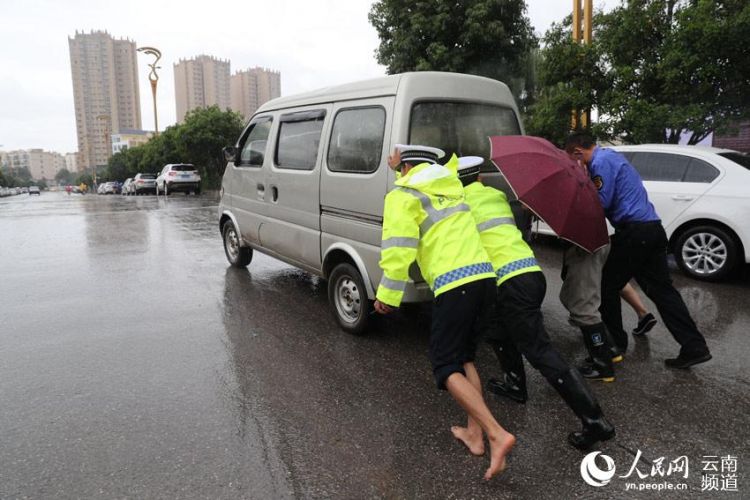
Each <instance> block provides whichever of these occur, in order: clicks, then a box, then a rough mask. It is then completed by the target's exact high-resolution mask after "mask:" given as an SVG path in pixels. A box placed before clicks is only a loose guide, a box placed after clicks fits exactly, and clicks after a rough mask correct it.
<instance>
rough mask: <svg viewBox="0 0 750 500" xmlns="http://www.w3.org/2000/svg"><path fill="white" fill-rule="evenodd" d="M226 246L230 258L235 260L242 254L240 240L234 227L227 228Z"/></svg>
mask: <svg viewBox="0 0 750 500" xmlns="http://www.w3.org/2000/svg"><path fill="white" fill-rule="evenodd" d="M226 246H227V253H228V254H229V258H230V259H231V260H232V262H235V261H236V260H237V257H238V256H239V254H240V241H239V238H237V233H236V232H235V230H234V228H232V229H228V230H227V237H226Z"/></svg>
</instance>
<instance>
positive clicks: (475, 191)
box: [464, 182, 542, 286]
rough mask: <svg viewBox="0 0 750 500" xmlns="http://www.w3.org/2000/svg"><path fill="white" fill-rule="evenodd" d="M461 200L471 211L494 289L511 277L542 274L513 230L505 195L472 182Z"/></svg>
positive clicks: (529, 250)
mask: <svg viewBox="0 0 750 500" xmlns="http://www.w3.org/2000/svg"><path fill="white" fill-rule="evenodd" d="M464 196H465V200H466V203H467V204H468V205H469V206H470V207H471V214H472V215H473V216H474V220H475V221H476V224H477V229H478V230H479V235H480V237H481V239H482V244H483V245H484V249H485V250H486V251H487V254H488V255H489V256H490V259H491V260H492V267H493V268H494V269H495V273H496V274H497V284H498V286H499V285H500V284H501V283H503V282H504V281H506V280H508V279H510V278H512V277H513V276H517V275H519V274H523V273H528V272H531V271H541V270H542V269H541V268H540V267H539V264H538V263H537V261H536V258H534V252H533V251H532V250H531V248H530V247H529V245H528V244H527V243H526V242H525V241H524V240H523V235H522V234H521V231H519V229H518V227H516V222H515V220H514V219H513V211H512V210H511V208H510V204H509V203H508V199H507V198H506V196H505V193H503V192H502V191H498V190H497V189H495V188H492V187H490V186H485V185H483V184H482V183H481V182H473V183H471V184H469V185H468V186H466V187H464Z"/></svg>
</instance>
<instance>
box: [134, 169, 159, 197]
mask: <svg viewBox="0 0 750 500" xmlns="http://www.w3.org/2000/svg"><path fill="white" fill-rule="evenodd" d="M131 186H132V188H131V189H132V190H133V194H135V195H139V194H144V193H154V194H156V174H135V177H133V183H132V184H131Z"/></svg>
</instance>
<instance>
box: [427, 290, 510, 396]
mask: <svg viewBox="0 0 750 500" xmlns="http://www.w3.org/2000/svg"><path fill="white" fill-rule="evenodd" d="M495 288H496V287H495V280H494V279H492V278H486V279H481V280H478V281H472V282H471V283H466V284H464V285H461V286H459V287H457V288H454V289H452V290H448V291H447V292H443V293H441V294H440V295H438V296H437V297H435V300H434V301H433V302H432V325H431V328H430V363H431V364H432V372H433V374H434V376H435V382H436V383H437V386H438V389H443V390H444V389H445V388H446V387H445V381H446V380H448V377H450V376H451V375H452V374H453V373H461V374H462V375H466V372H465V371H464V363H469V362H472V361H474V356H475V355H476V351H477V346H478V344H479V340H480V333H481V331H482V325H483V324H484V322H485V321H486V314H487V311H488V310H491V307H492V301H493V300H494V298H495Z"/></svg>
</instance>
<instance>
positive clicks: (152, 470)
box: [0, 193, 750, 499]
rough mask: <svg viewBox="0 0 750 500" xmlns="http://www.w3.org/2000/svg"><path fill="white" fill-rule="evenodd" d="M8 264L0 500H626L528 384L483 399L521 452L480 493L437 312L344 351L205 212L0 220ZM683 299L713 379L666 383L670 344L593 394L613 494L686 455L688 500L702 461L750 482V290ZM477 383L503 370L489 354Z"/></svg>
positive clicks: (298, 280) (1, 355)
mask: <svg viewBox="0 0 750 500" xmlns="http://www.w3.org/2000/svg"><path fill="white" fill-rule="evenodd" d="M535 247H536V251H537V254H538V257H539V259H540V261H541V262H542V265H543V267H544V270H545V275H546V276H547V280H548V287H549V288H548V293H547V299H546V301H545V305H544V312H545V318H546V324H547V326H548V329H549V331H550V335H551V336H552V338H553V341H554V343H555V344H556V345H557V346H558V347H559V348H560V349H561V351H562V352H563V353H564V355H565V356H566V357H567V358H568V359H569V360H575V359H577V358H580V357H581V356H582V354H581V349H582V348H581V341H580V338H579V336H580V334H578V333H577V332H576V331H575V330H574V329H573V328H572V327H570V326H568V325H567V322H566V315H565V313H564V310H563V309H562V307H561V306H560V305H559V302H558V301H557V299H556V296H557V293H558V291H559V286H560V282H559V278H558V276H559V261H560V251H559V249H558V248H557V246H556V245H555V244H554V243H551V242H549V241H546V242H540V243H538V244H536V245H535ZM0 256H2V262H3V263H4V266H3V267H2V271H0V304H2V308H1V311H2V313H1V315H0V394H1V395H2V402H3V405H2V410H0V429H1V430H2V447H0V498H14V497H35V498H37V497H189V498H192V497H201V498H208V497H210V498H217V497H221V498H263V499H266V498H292V497H296V498H299V497H303V498H331V497H335V498H370V497H389V498H451V497H455V498H521V497H526V498H529V497H534V498H550V497H552V496H556V497H562V498H571V497H578V496H596V495H598V494H600V493H601V496H606V497H609V498H634V495H633V494H632V492H625V490H624V482H625V480H624V479H618V480H615V481H613V484H611V485H609V486H608V489H607V490H606V492H603V491H598V490H594V489H593V487H591V486H588V485H586V484H585V483H584V482H583V481H582V479H581V476H580V473H579V466H580V461H581V458H582V454H580V453H579V452H577V451H576V450H573V449H570V448H569V447H568V446H567V445H566V444H565V434H566V433H567V432H568V431H570V430H573V429H574V428H576V426H577V422H576V420H575V417H574V416H573V415H572V414H571V413H570V412H569V411H568V410H567V409H566V408H565V407H564V406H563V404H562V402H561V401H560V400H559V399H558V398H557V397H556V395H555V393H554V391H553V390H552V389H551V388H549V387H548V386H547V385H546V383H545V382H544V381H543V380H542V378H541V377H540V376H539V375H538V374H537V373H535V372H532V370H529V386H530V398H531V399H530V401H529V402H528V403H527V404H526V405H514V404H510V403H506V402H505V401H501V400H498V399H493V398H489V402H490V406H491V409H492V410H493V412H494V413H495V414H496V416H498V417H499V419H500V421H501V422H502V423H503V424H504V425H505V426H506V427H508V428H509V429H510V430H511V431H512V432H514V433H515V434H516V435H517V436H518V438H519V444H518V446H517V448H516V450H515V451H514V453H513V455H512V457H511V459H510V463H509V465H510V466H509V469H508V471H507V473H506V474H504V475H503V476H502V477H500V478H498V479H497V480H495V481H493V482H491V483H489V484H486V483H484V482H482V481H481V480H480V477H481V474H482V472H483V471H484V468H485V467H486V463H485V459H484V458H475V457H471V456H468V455H467V454H466V453H465V452H464V450H463V449H462V447H461V446H460V445H458V444H457V443H455V442H454V441H453V440H452V439H451V438H450V434H449V427H450V425H452V424H455V423H458V422H459V418H460V415H461V412H460V411H459V409H458V408H456V407H455V406H454V405H453V403H452V402H451V400H450V398H449V397H448V396H447V395H446V394H443V393H440V392H438V391H436V390H435V388H434V383H433V381H432V377H431V373H430V370H429V366H428V362H427V357H426V350H427V336H428V331H427V325H428V322H429V319H428V317H427V315H426V311H425V309H424V308H419V307H415V308H410V309H409V310H408V311H405V312H403V313H400V314H399V315H397V316H396V317H395V318H393V319H390V320H387V321H386V320H379V321H378V322H377V323H376V325H375V327H374V328H373V331H372V332H371V333H370V334H368V335H366V336H362V337H354V336H349V335H346V334H344V333H342V332H340V331H339V330H338V329H337V327H336V325H335V322H334V320H333V319H332V318H331V316H330V313H329V311H328V309H327V304H326V288H325V287H326V283H325V281H323V280H321V279H319V278H317V277H314V276H311V275H309V274H307V273H304V272H302V271H298V270H296V269H294V268H292V267H290V266H287V265H286V264H283V263H281V262H279V261H276V260H274V259H271V258H268V257H265V256H263V255H261V254H258V253H256V254H255V256H254V258H253V262H252V264H251V265H250V267H249V268H248V269H247V270H238V269H234V268H230V267H229V266H228V265H227V263H226V260H225V258H224V254H223V249H222V246H221V238H220V237H219V234H218V228H217V209H216V200H214V199H211V198H210V197H200V198H195V197H182V196H175V197H171V198H168V199H165V198H164V197H160V198H158V199H157V198H155V197H135V198H133V197H120V196H94V195H87V196H75V195H74V196H68V195H65V194H64V193H43V195H42V196H40V197H34V198H26V197H22V196H16V197H13V198H3V199H2V200H0ZM674 278H675V283H676V285H677V286H678V288H679V290H680V291H681V293H682V294H683V296H684V297H685V300H686V302H687V304H688V307H689V308H690V310H691V311H692V312H693V313H694V315H695V319H696V322H697V323H698V325H699V327H700V328H701V329H702V331H703V332H704V333H705V335H706V337H707V339H708V341H709V345H710V347H711V348H712V350H713V353H714V360H713V361H712V362H711V363H709V364H707V365H705V366H701V367H700V368H696V369H694V370H692V371H689V372H675V371H668V370H666V369H665V368H664V367H663V364H662V361H663V359H664V358H665V357H670V356H672V355H674V354H676V351H677V344H676V343H675V342H674V341H673V340H672V339H671V337H670V335H669V333H668V332H667V331H666V330H665V329H664V327H663V325H661V324H659V325H658V326H657V327H656V328H655V329H654V330H653V332H652V333H651V334H649V340H648V341H641V342H633V343H632V344H631V348H630V349H631V350H630V352H629V353H628V355H627V357H626V361H625V362H624V363H623V364H622V366H621V367H620V368H619V370H618V380H617V382H615V383H614V384H608V385H597V386H594V390H595V391H596V393H597V395H598V397H599V398H600V401H601V403H602V406H603V407H604V409H605V411H606V412H607V414H608V416H609V417H610V418H611V420H612V421H613V422H614V423H615V424H616V425H617V430H618V437H617V438H616V440H615V441H614V442H612V443H608V444H606V445H605V446H603V447H602V448H601V450H602V451H603V452H604V453H606V454H608V455H610V456H611V457H612V458H613V459H614V460H615V462H616V463H617V467H618V474H625V473H626V472H627V469H628V468H629V467H630V465H631V463H632V461H633V456H632V454H631V453H634V452H635V450H638V449H640V450H641V451H642V452H643V455H644V457H645V458H646V459H647V460H649V461H650V460H653V459H656V458H658V457H660V456H667V457H668V459H670V460H671V459H673V458H677V457H678V456H680V455H686V456H688V457H690V459H691V460H692V461H693V462H691V467H692V470H691V475H690V478H689V479H688V480H687V481H688V484H689V485H690V488H691V490H690V492H688V493H685V492H681V495H680V497H686V496H695V497H696V498H698V497H701V492H700V482H701V476H700V469H699V464H700V459H701V457H702V456H704V455H727V454H731V455H738V456H739V477H740V485H741V487H742V485H743V480H745V478H746V477H747V476H746V475H745V471H746V470H747V468H748V467H750V463H748V462H747V459H748V454H747V449H748V446H747V443H748V436H749V434H750V432H749V431H748V429H747V415H748V413H749V412H750V397H748V395H749V392H748V386H749V385H750V369H748V365H747V363H746V361H745V360H746V359H748V356H750V352H749V351H750V347H748V342H747V335H748V330H749V328H748V327H749V326H750V311H748V309H747V304H748V298H749V297H750V281H748V280H747V279H744V278H743V279H738V280H737V281H735V282H732V283H726V284H705V283H698V282H695V281H691V280H689V279H687V278H684V277H683V276H681V275H680V274H678V273H675V275H674ZM649 305H651V304H649ZM652 307H653V306H652ZM634 321H635V317H634V315H633V314H632V312H631V311H629V310H625V322H626V324H628V325H630V324H632V323H634ZM478 365H479V368H480V370H481V373H482V375H483V376H484V377H485V378H486V377H487V376H489V375H492V374H493V373H494V371H495V369H496V364H495V361H494V360H493V359H492V357H491V355H490V353H489V351H487V350H482V351H481V352H480V356H479V359H478ZM644 467H645V466H644ZM744 482H745V483H746V480H745V481H744ZM615 483H616V484H615ZM744 487H745V488H746V487H747V485H746V484H744ZM667 496H669V495H667ZM675 498H676V497H675Z"/></svg>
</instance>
